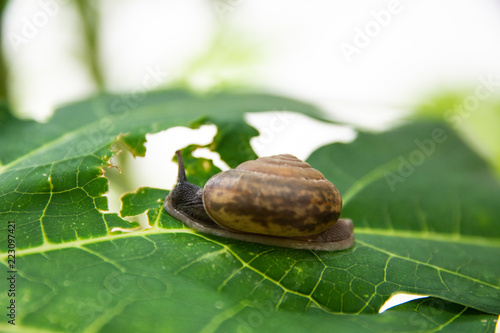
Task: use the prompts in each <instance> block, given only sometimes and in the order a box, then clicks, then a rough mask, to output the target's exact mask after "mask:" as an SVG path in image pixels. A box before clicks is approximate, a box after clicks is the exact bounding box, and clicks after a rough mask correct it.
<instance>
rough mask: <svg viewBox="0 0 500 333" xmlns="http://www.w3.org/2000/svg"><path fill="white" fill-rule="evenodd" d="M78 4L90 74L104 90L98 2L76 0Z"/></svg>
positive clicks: (100, 88) (99, 87)
mask: <svg viewBox="0 0 500 333" xmlns="http://www.w3.org/2000/svg"><path fill="white" fill-rule="evenodd" d="M76 6H77V10H78V13H79V15H80V19H81V21H82V25H83V34H84V44H85V45H84V46H85V51H86V53H87V56H86V59H88V66H89V71H90V74H91V76H92V78H93V80H94V83H95V85H96V86H97V88H98V89H99V90H104V87H105V82H104V77H103V75H102V67H101V63H100V61H99V51H100V50H99V40H98V31H99V12H98V10H97V8H96V7H97V2H95V1H86V0H76Z"/></svg>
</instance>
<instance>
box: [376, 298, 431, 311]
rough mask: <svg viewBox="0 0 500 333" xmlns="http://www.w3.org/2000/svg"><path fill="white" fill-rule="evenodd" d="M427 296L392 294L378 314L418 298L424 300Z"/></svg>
mask: <svg viewBox="0 0 500 333" xmlns="http://www.w3.org/2000/svg"><path fill="white" fill-rule="evenodd" d="M426 297H429V296H423V295H413V294H394V295H392V296H391V297H390V298H389V299H388V300H387V301H386V302H385V303H384V305H382V307H381V308H380V310H378V313H383V312H385V311H387V310H388V309H390V308H393V307H395V306H398V305H401V304H403V303H407V302H410V301H413V300H415V299H419V298H426Z"/></svg>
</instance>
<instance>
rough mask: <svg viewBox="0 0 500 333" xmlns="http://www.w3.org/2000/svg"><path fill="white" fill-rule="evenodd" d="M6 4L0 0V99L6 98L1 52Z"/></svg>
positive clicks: (2, 55) (5, 80) (5, 0)
mask: <svg viewBox="0 0 500 333" xmlns="http://www.w3.org/2000/svg"><path fill="white" fill-rule="evenodd" d="M6 4H7V0H0V100H2V99H4V100H7V67H6V66H5V58H4V54H3V48H2V45H3V38H2V37H3V36H2V33H1V32H2V31H4V29H3V15H4V9H5V5H6Z"/></svg>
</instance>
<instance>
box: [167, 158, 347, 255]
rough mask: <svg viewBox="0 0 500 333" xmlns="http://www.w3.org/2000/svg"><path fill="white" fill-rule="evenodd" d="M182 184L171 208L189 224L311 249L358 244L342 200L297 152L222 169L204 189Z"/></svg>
mask: <svg viewBox="0 0 500 333" xmlns="http://www.w3.org/2000/svg"><path fill="white" fill-rule="evenodd" d="M176 154H177V157H178V161H179V175H178V182H177V185H176V186H175V188H174V189H173V190H172V191H171V192H170V193H169V194H168V196H167V198H166V200H165V204H164V208H165V210H166V211H167V212H168V213H169V214H170V215H172V216H173V217H175V218H177V219H178V220H180V221H181V222H184V223H185V224H187V225H188V226H189V227H191V228H193V229H195V230H197V231H200V232H203V233H209V234H213V235H217V236H222V237H226V238H232V239H238V240H243V241H249V242H255V243H261V244H267V245H274V246H281V247H290V248H298V249H310V250H326V251H333V250H342V249H346V248H349V247H351V246H352V245H353V244H354V236H353V225H352V221H350V220H346V219H340V220H339V216H340V212H341V209H342V198H341V196H340V193H339V191H338V190H337V188H336V187H335V186H334V185H333V184H332V183H331V182H330V181H328V180H327V179H326V178H325V177H324V176H323V174H322V173H321V172H319V171H318V170H316V169H314V168H312V167H311V166H310V165H309V164H308V163H306V162H303V161H301V160H300V159H298V158H296V157H295V156H293V155H288V154H286V155H275V156H269V157H261V158H258V159H257V160H254V161H247V162H244V163H242V164H240V165H239V166H238V167H236V168H235V169H232V170H228V171H224V172H221V173H218V174H217V175H215V176H213V177H212V178H210V179H209V180H208V181H207V183H206V184H205V186H204V187H203V188H201V187H198V186H196V185H193V184H191V183H189V182H187V180H186V176H185V171H184V165H183V162H182V156H181V154H180V151H177V152H176Z"/></svg>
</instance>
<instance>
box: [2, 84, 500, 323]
mask: <svg viewBox="0 0 500 333" xmlns="http://www.w3.org/2000/svg"><path fill="white" fill-rule="evenodd" d="M276 109H288V110H292V111H298V112H303V113H305V114H308V115H311V116H314V117H321V113H320V112H319V111H318V110H316V109H315V108H314V107H312V106H309V105H307V104H303V103H300V102H297V101H294V100H291V99H286V98H282V97H277V96H269V95H258V94H247V95H245V94H230V93H224V94H218V95H209V96H197V95H191V94H189V93H187V92H183V91H167V92H157V93H152V94H147V95H139V96H99V97H96V98H93V99H91V100H88V101H83V102H80V103H76V104H73V105H69V106H67V107H65V108H63V109H61V110H59V111H58V112H56V114H55V115H54V117H53V118H52V119H51V120H50V121H49V122H48V123H47V124H37V123H34V122H29V121H21V120H17V119H14V118H9V119H8V120H7V122H6V123H3V124H2V125H0V126H2V127H1V131H0V140H1V142H2V145H1V146H0V161H1V162H2V166H1V169H0V184H1V186H0V219H1V220H2V221H1V224H0V251H1V253H2V254H1V255H0V262H1V264H2V265H3V266H4V267H3V268H4V269H3V270H4V271H8V270H12V269H15V271H17V273H16V294H17V295H16V298H15V300H16V305H17V317H16V327H17V328H18V329H20V330H21V331H28V330H32V331H45V332H63V331H85V332H115V331H116V332H119V331H130V330H133V331H137V332H141V331H144V332H146V331H159V332H161V331H177V332H188V331H202V332H215V331H235V330H236V329H238V327H239V329H240V330H241V331H245V330H246V331H258V330H266V331H269V330H271V329H272V330H277V331H283V332H285V331H286V332H290V331H291V332H304V331H306V330H307V331H309V330H310V328H311V327H313V328H317V330H323V331H326V330H331V329H333V328H334V327H335V328H341V329H345V330H351V331H359V330H366V329H370V330H372V331H375V332H382V331H384V332H387V331H389V330H391V329H392V330H393V329H394V328H395V327H399V326H397V325H406V326H408V325H409V326H408V330H409V331H412V330H421V331H434V330H450V331H451V330H453V331H463V332H469V331H478V332H479V331H481V332H492V331H493V329H494V325H495V324H494V323H495V319H496V317H497V316H496V315H492V314H488V313H485V312H489V313H499V312H500V309H499V304H500V302H499V300H500V296H499V285H500V281H499V280H498V276H500V274H499V271H498V270H499V268H498V267H497V266H498V265H497V261H495V259H496V258H498V257H499V256H498V255H499V254H500V253H499V249H500V242H499V238H500V237H499V228H498V222H497V221H496V220H497V219H496V218H497V217H498V216H499V215H500V214H499V210H498V209H499V208H497V207H496V206H495V198H498V194H499V188H500V186H499V184H498V183H497V182H496V181H495V179H494V178H493V177H492V175H491V172H490V171H489V170H488V169H487V167H486V165H485V163H484V162H483V161H482V160H480V159H479V158H478V157H477V155H476V154H475V153H474V152H472V151H471V150H469V149H468V148H467V147H466V146H465V145H464V144H463V143H462V142H461V141H460V139H458V138H457V137H456V136H455V135H454V134H453V132H452V131H450V130H449V129H448V128H446V127H442V125H441V124H414V125H410V126H407V127H405V128H400V129H396V130H393V131H390V132H387V133H381V134H367V133H360V134H359V137H358V139H357V140H356V141H355V142H353V143H352V144H334V145H330V146H326V147H323V148H321V149H319V150H318V151H316V152H315V153H314V154H313V155H312V156H311V158H310V159H309V162H310V163H311V164H312V165H313V166H315V167H316V168H318V169H319V170H321V171H322V172H323V173H324V174H325V175H326V176H327V177H328V178H329V179H331V180H333V182H334V183H335V184H336V185H337V186H338V187H339V189H340V190H341V192H342V193H343V196H344V200H345V209H344V212H343V215H344V216H345V217H350V218H352V219H353V221H354V223H355V234H356V238H357V242H356V245H355V247H354V248H352V249H350V250H346V251H341V252H312V251H301V250H291V249H283V248H274V247H270V246H264V245H258V244H251V243H244V242H238V241H232V240H227V239H222V238H218V237H215V236H208V235H203V234H200V233H197V232H195V231H193V230H191V229H189V228H187V227H185V226H184V225H183V224H181V223H180V222H178V221H176V220H174V219H173V218H171V217H170V216H169V215H167V214H166V213H165V212H163V209H162V203H163V200H164V198H165V196H166V194H167V193H168V192H167V191H166V190H163V189H151V188H140V189H138V190H137V191H136V192H135V193H130V194H126V195H124V196H123V197H122V209H121V211H120V215H121V216H117V215H116V214H111V213H108V212H107V211H106V209H107V201H106V198H105V197H104V194H105V192H106V191H107V189H108V184H107V179H106V178H104V177H103V171H102V169H103V168H105V167H107V166H109V158H110V157H111V156H112V154H114V151H113V150H112V149H111V146H112V145H113V144H114V143H115V142H116V141H117V140H118V138H119V137H120V135H121V134H127V135H129V138H131V140H130V141H129V143H130V144H129V145H128V147H129V148H131V149H134V150H136V151H140V150H141V147H143V143H144V141H143V139H142V138H143V136H144V135H145V134H146V133H153V132H156V131H160V130H163V129H166V128H169V127H172V126H179V125H183V126H193V124H196V123H200V121H205V120H206V119H210V121H211V122H214V123H217V124H223V123H224V124H229V125H230V124H240V123H241V121H242V119H243V118H242V117H243V113H244V112H251V111H268V110H276ZM229 125H227V126H228V127H226V126H225V125H221V128H226V129H227V128H229V129H230V130H229V132H233V133H234V132H237V127H231V126H229ZM438 126H440V127H442V128H443V131H444V134H443V133H442V134H441V136H442V135H446V137H447V139H446V140H444V141H443V142H442V143H439V144H435V147H434V150H433V152H432V153H431V154H429V156H427V155H425V152H424V153H423V154H424V155H425V156H426V157H425V158H424V160H423V162H422V163H420V164H419V165H418V166H416V167H414V170H413V171H412V172H411V173H409V174H408V175H407V176H405V177H403V180H402V181H401V180H400V179H399V180H400V181H397V182H394V181H392V183H389V182H388V180H387V177H388V176H387V175H388V173H387V172H390V173H392V174H393V175H395V176H400V177H401V175H400V174H399V173H398V168H399V167H400V165H401V164H403V165H404V162H403V160H401V158H400V157H402V158H403V159H408V160H411V159H412V158H413V159H415V158H416V155H415V153H413V152H414V150H415V149H417V150H418V149H419V148H418V147H419V145H418V144H417V143H416V141H415V140H420V141H418V142H425V143H427V141H425V139H427V138H433V136H432V131H433V130H434V129H435V128H437V127H438ZM11 128H14V129H15V130H14V131H13V130H11ZM247 130H248V127H247V128H246V129H244V132H246V131H247ZM429 135H430V136H429ZM25 136H26V138H24V137H25ZM19 138H22V139H19ZM35 138H36V139H35ZM245 140H248V137H244V136H243V137H241V138H240V139H238V141H241V142H243V141H245ZM4 142H6V143H8V144H3V143H4ZM216 146H217V147H218V148H217V149H218V152H219V153H220V154H221V156H229V155H227V153H228V152H227V150H228V149H233V148H234V146H231V145H229V146H226V145H224V144H222V145H216ZM132 147H133V148H132ZM415 147H417V148H415ZM429 147H430V146H429ZM420 149H422V148H420ZM429 149H430V148H429ZM412 154H413V155H412ZM412 156H413V157H412ZM237 158H241V157H237ZM226 162H227V161H226ZM410 163H411V162H410ZM194 167H196V166H194ZM209 170H211V167H210V168H209ZM401 170H403V169H401ZM403 171H404V170H403ZM209 174H210V172H206V173H203V176H202V177H204V178H206V177H208V176H209ZM465 176H467V177H465ZM389 177H390V176H389ZM389 179H393V178H389ZM396 179H398V178H396ZM390 184H392V185H390ZM144 212H145V213H146V214H147V216H148V219H149V223H150V225H151V226H152V228H150V229H146V230H143V231H140V232H129V233H125V232H111V230H112V229H113V228H114V227H120V228H122V229H124V228H132V227H133V226H132V225H131V224H130V223H128V222H127V221H125V220H124V219H123V217H128V216H136V215H139V214H142V213H144ZM7 221H15V224H16V229H15V233H14V235H15V237H16V238H15V239H16V245H17V251H16V262H15V267H14V268H12V267H10V268H9V267H8V265H9V261H8V259H9V258H8V254H7V252H6V251H7V249H8V246H7V244H8V238H7V237H8V235H9V229H8V223H7ZM436 222H437V223H436ZM1 280H2V281H3V282H2V285H1V289H2V292H1V294H0V304H8V302H9V301H10V298H9V296H8V295H7V292H5V291H6V290H7V288H8V286H7V285H6V284H5V283H6V281H7V280H6V279H5V278H2V279H1ZM396 292H412V293H423V294H429V295H432V296H435V297H434V298H430V299H425V300H418V301H414V302H411V303H408V304H406V305H402V306H399V307H396V308H394V309H391V310H389V311H387V312H385V313H384V314H382V315H378V309H379V308H380V306H381V305H382V304H383V303H384V302H385V300H387V299H388V298H389V297H390V296H391V295H392V294H393V293H396ZM471 308H475V309H478V310H481V311H484V312H481V311H478V310H473V309H471ZM357 313H359V314H357ZM408 323H409V324H408ZM406 326H405V327H406ZM12 329H13V328H12V326H10V325H9V324H6V322H5V321H4V322H2V323H1V324H0V330H2V331H9V330H12Z"/></svg>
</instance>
